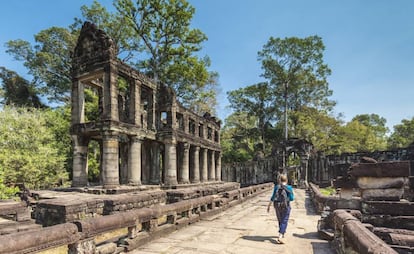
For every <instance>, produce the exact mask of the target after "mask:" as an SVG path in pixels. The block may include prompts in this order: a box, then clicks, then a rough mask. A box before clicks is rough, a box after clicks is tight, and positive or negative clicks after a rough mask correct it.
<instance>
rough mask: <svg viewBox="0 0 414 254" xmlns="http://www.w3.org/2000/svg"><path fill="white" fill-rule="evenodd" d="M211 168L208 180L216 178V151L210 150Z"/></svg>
mask: <svg viewBox="0 0 414 254" xmlns="http://www.w3.org/2000/svg"><path fill="white" fill-rule="evenodd" d="M210 154H211V157H210V168H209V170H208V173H209V174H208V180H209V181H215V180H216V163H215V156H214V151H210Z"/></svg>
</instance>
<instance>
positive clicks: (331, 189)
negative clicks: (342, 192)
mask: <svg viewBox="0 0 414 254" xmlns="http://www.w3.org/2000/svg"><path fill="white" fill-rule="evenodd" d="M319 191H320V192H321V193H322V195H325V196H332V195H335V194H336V189H335V188H334V187H326V188H320V189H319Z"/></svg>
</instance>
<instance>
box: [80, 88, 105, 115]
mask: <svg viewBox="0 0 414 254" xmlns="http://www.w3.org/2000/svg"><path fill="white" fill-rule="evenodd" d="M84 94H85V102H84V112H85V113H84V114H85V122H95V121H99V120H100V118H101V114H102V103H101V101H102V96H101V92H100V89H99V88H98V87H95V86H91V85H85V88H84Z"/></svg>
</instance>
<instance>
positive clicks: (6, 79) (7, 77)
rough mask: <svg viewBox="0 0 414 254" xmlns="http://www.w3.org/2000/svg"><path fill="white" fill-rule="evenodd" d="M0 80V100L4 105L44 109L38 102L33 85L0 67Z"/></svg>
mask: <svg viewBox="0 0 414 254" xmlns="http://www.w3.org/2000/svg"><path fill="white" fill-rule="evenodd" d="M0 79H1V80H2V84H1V86H0V87H1V91H2V93H1V94H0V98H3V101H2V103H3V104H4V105H11V106H18V107H21V106H25V107H35V108H42V107H45V106H44V105H43V103H42V102H41V101H40V98H39V96H38V93H37V90H36V88H35V87H34V85H33V84H30V82H29V81H27V80H26V79H24V78H22V77H21V76H19V75H18V74H17V73H16V72H14V71H11V70H8V69H6V68H4V67H0Z"/></svg>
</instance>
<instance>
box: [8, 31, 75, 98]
mask: <svg viewBox="0 0 414 254" xmlns="http://www.w3.org/2000/svg"><path fill="white" fill-rule="evenodd" d="M77 36H78V32H77V31H74V30H70V29H67V28H61V27H51V28H48V29H45V30H42V31H40V32H39V33H38V34H36V35H35V44H34V45H31V44H30V43H29V42H27V41H24V40H20V39H18V40H11V41H8V42H7V43H6V47H7V50H6V52H7V53H9V54H10V55H12V56H13V57H14V58H15V59H16V60H19V61H22V62H23V64H24V66H25V67H26V68H27V69H28V73H29V74H30V75H31V76H32V77H33V81H32V83H33V84H34V85H35V87H36V88H37V89H38V91H39V92H40V93H41V94H43V95H46V96H47V98H48V99H49V100H50V101H51V102H65V103H69V101H70V100H69V98H70V87H71V84H72V83H71V76H70V69H71V63H72V61H71V52H72V51H73V49H74V47H75V43H76V39H77Z"/></svg>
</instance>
